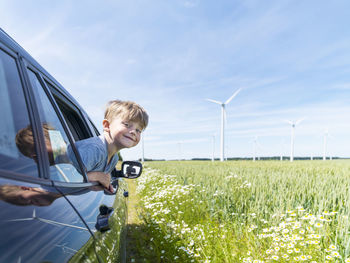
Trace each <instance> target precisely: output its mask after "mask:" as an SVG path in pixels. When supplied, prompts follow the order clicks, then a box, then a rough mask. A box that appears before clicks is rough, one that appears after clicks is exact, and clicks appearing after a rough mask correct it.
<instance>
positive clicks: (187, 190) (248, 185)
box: [132, 160, 350, 262]
mask: <svg viewBox="0 0 350 263" xmlns="http://www.w3.org/2000/svg"><path fill="white" fill-rule="evenodd" d="M145 167H146V169H145V172H144V173H143V175H142V176H141V177H140V178H139V179H137V192H138V195H139V200H140V203H139V216H140V218H141V219H142V225H140V226H139V227H140V229H142V231H140V232H139V236H136V238H135V240H136V244H135V247H137V248H138V258H137V259H138V260H139V259H142V261H144V262H299V261H305V262H327V261H329V262H350V260H349V259H347V258H348V257H350V256H349V255H350V235H349V227H350V225H349V220H348V218H349V216H350V191H349V190H350V180H349V179H350V162H349V161H341V160H337V161H326V162H323V161H296V162H293V163H290V162H286V161H285V162H279V161H261V162H251V161H231V162H230V161H229V162H224V163H220V162H214V163H212V162H209V161H208V162H204V161H203V162H202V161H183V162H176V161H172V162H147V163H146V164H145ZM134 235H138V233H137V232H135V233H134ZM138 260H137V261H135V262H138ZM132 261H133V260H132Z"/></svg>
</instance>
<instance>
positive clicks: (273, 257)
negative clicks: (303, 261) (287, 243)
mask: <svg viewBox="0 0 350 263" xmlns="http://www.w3.org/2000/svg"><path fill="white" fill-rule="evenodd" d="M271 258H272V259H273V260H278V259H279V257H278V256H277V255H273V256H272V257H271Z"/></svg>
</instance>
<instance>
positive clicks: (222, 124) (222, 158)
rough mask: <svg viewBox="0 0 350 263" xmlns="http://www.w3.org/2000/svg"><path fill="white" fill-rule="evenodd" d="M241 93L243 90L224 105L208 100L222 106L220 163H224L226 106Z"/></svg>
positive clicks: (234, 94)
mask: <svg viewBox="0 0 350 263" xmlns="http://www.w3.org/2000/svg"><path fill="white" fill-rule="evenodd" d="M240 91H241V88H240V89H238V90H237V91H236V92H235V93H233V95H232V96H231V97H230V98H229V99H228V100H227V101H225V102H224V103H223V102H220V101H217V100H212V99H206V100H207V101H210V102H214V103H216V104H219V105H220V106H221V138H220V147H221V151H220V161H221V162H223V161H224V144H225V143H224V140H225V138H224V137H225V119H226V110H225V106H226V105H227V104H229V103H230V102H231V100H232V99H233V98H234V97H236V96H237V94H238V93H239V92H240Z"/></svg>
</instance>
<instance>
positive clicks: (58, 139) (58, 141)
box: [28, 70, 84, 182]
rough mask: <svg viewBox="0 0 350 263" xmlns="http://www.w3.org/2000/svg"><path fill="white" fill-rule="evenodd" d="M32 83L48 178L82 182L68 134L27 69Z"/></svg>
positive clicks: (34, 77)
mask: <svg viewBox="0 0 350 263" xmlns="http://www.w3.org/2000/svg"><path fill="white" fill-rule="evenodd" d="M28 74H29V77H30V80H31V83H32V85H33V89H34V93H35V97H36V100H37V106H38V110H39V115H40V120H41V122H42V128H43V133H44V137H45V145H46V150H47V154H48V158H49V162H50V178H51V179H52V180H55V181H63V182H83V181H84V177H83V175H82V174H81V173H79V172H78V170H79V171H80V168H79V167H78V162H77V159H76V157H75V154H74V151H73V150H72V147H71V145H70V142H69V139H68V136H67V134H66V132H65V130H64V128H63V126H62V123H61V122H60V120H59V118H58V116H57V114H56V111H55V109H54V107H53V106H52V104H51V102H50V100H49V98H48V96H47V94H46V93H45V91H44V88H43V86H42V85H41V83H40V81H39V79H38V77H37V75H36V74H35V73H34V72H33V71H31V70H28Z"/></svg>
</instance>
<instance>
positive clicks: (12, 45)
mask: <svg viewBox="0 0 350 263" xmlns="http://www.w3.org/2000/svg"><path fill="white" fill-rule="evenodd" d="M0 42H1V43H3V44H4V45H5V46H6V47H8V48H9V49H11V50H12V51H13V52H15V53H17V54H20V55H21V56H22V57H24V58H25V59H26V60H27V61H28V62H29V63H30V64H32V65H33V66H34V67H35V68H37V70H39V71H40V72H41V73H42V74H43V75H45V76H46V77H47V78H49V79H50V80H51V81H52V82H53V83H55V85H56V87H57V88H59V91H60V92H61V93H63V94H64V95H65V96H66V97H67V98H69V99H70V100H71V101H72V102H73V103H74V104H75V105H76V106H78V107H79V109H80V110H83V109H82V107H81V106H80V104H79V103H78V102H77V101H76V99H74V97H72V95H71V94H70V93H69V92H68V91H67V90H66V89H65V88H64V87H63V86H62V85H61V84H60V83H59V82H58V81H57V80H56V79H55V78H54V77H53V76H51V75H50V73H48V72H47V71H46V70H45V69H44V68H43V67H42V66H41V65H40V64H39V63H38V62H37V61H36V60H35V59H34V58H33V57H32V56H31V55H30V54H29V53H28V52H27V51H26V50H25V49H24V48H22V47H21V46H20V45H19V44H18V43H17V42H16V41H15V40H14V39H13V38H12V37H11V36H10V35H8V34H7V33H6V32H5V31H4V30H3V29H2V28H1V27H0ZM83 111H84V110H83ZM84 112H85V111H84Z"/></svg>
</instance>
